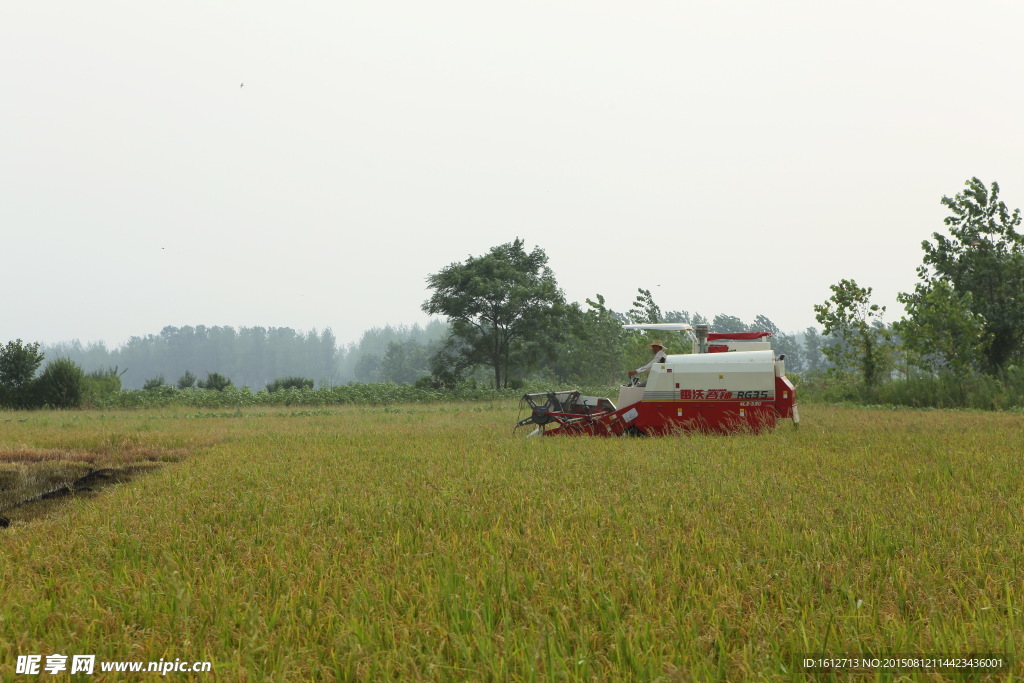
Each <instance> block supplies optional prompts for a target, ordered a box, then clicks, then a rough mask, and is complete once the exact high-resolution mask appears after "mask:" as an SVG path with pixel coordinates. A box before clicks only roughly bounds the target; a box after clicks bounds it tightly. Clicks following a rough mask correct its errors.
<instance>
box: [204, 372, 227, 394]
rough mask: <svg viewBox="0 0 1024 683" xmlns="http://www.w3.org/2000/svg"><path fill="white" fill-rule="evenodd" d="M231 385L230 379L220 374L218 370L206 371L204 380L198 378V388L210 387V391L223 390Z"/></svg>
mask: <svg viewBox="0 0 1024 683" xmlns="http://www.w3.org/2000/svg"><path fill="white" fill-rule="evenodd" d="M230 386H233V385H232V384H231V380H230V379H228V378H227V377H225V376H224V375H222V374H220V373H219V372H208V373H206V379H205V380H199V388H200V389H210V390H212V391H224V390H225V389H227V388H228V387H230Z"/></svg>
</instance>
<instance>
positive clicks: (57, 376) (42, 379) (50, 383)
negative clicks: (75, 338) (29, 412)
mask: <svg viewBox="0 0 1024 683" xmlns="http://www.w3.org/2000/svg"><path fill="white" fill-rule="evenodd" d="M33 385H34V386H33V391H32V394H33V398H34V399H35V400H34V401H33V403H34V404H35V405H37V406H50V407H51V408H77V407H79V406H80V405H82V396H83V394H84V389H85V373H84V372H82V368H80V367H79V366H78V363H75V362H74V361H73V360H71V359H70V358H58V359H56V360H52V361H50V362H49V363H47V364H46V367H45V368H44V369H43V374H41V375H40V376H39V377H38V378H37V379H36V380H35V382H33Z"/></svg>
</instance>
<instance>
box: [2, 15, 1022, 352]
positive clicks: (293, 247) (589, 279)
mask: <svg viewBox="0 0 1024 683" xmlns="http://www.w3.org/2000/svg"><path fill="white" fill-rule="evenodd" d="M1022 26H1024V3H1020V2H1016V1H1006V2H974V3H963V2H946V1H942V2H923V1H921V2H903V3H894V2H891V1H890V2H865V1H863V0H861V1H858V2H842V3H840V2H777V1H773V2H768V1H764V0H762V1H757V2H755V1H752V0H733V1H731V2H701V3H694V2H683V1H674V2H640V3H623V2H614V3H613V2H596V1H593V0H588V1H587V2H582V1H573V2H525V1H521V0H520V1H516V2H508V3H492V2H479V1H475V2H450V1H448V0H438V1H436V2H430V3H425V2H379V1H374V2H361V3H353V2H333V1H332V2H327V1H324V2H232V3H227V2H205V1H204V2H176V3H155V2H144V1H143V2H140V1H138V0H132V1H130V2H79V1H75V2H67V1H58V2H21V3H16V2H6V3H4V4H3V6H2V8H0V187H2V192H0V343H2V342H3V341H5V340H8V339H14V338H22V339H24V340H26V341H44V342H57V341H62V340H70V339H75V338H78V339H81V340H82V341H83V342H87V341H96V340H105V341H106V342H107V343H108V344H111V345H117V344H120V343H123V342H124V341H125V340H126V339H127V338H128V337H130V336H132V335H145V334H149V333H157V332H159V331H160V329H161V328H162V327H164V326H166V325H175V326H182V325H197V324H205V325H233V326H236V327H238V326H254V325H262V326H268V327H269V326H288V327H293V328H296V329H300V330H308V329H311V328H314V327H315V328H319V329H322V328H324V327H331V328H333V330H334V332H335V334H336V335H337V337H338V339H339V341H341V342H347V341H352V340H356V339H358V337H359V335H360V334H361V332H362V331H363V330H365V329H367V328H369V327H372V326H381V325H384V324H387V323H391V324H398V323H406V324H411V323H414V322H421V323H422V322H425V321H426V320H427V318H426V316H425V315H424V314H423V313H421V312H420V305H421V304H422V303H423V301H424V300H425V299H426V298H427V297H428V295H429V293H428V291H427V290H426V289H425V278H426V276H427V275H428V274H429V273H433V272H436V271H438V270H439V269H441V268H443V267H444V266H446V265H448V264H449V263H451V262H453V261H461V260H464V259H465V258H466V257H467V256H469V255H480V254H483V253H484V252H486V251H487V250H488V249H489V248H490V247H492V246H495V245H498V244H502V243H505V242H509V241H511V240H512V239H514V238H515V237H517V236H519V237H522V238H524V239H525V240H526V243H527V247H528V248H532V247H533V246H534V245H539V246H541V247H543V248H544V249H545V250H546V252H547V254H548V256H549V257H550V265H551V267H552V268H553V269H554V271H555V274H556V276H557V278H558V281H559V284H560V285H561V286H562V287H563V288H564V290H565V293H566V295H567V297H568V298H569V299H570V300H575V301H580V302H582V301H583V300H584V299H585V298H586V297H593V296H594V295H595V294H596V293H598V292H600V293H602V294H604V295H605V296H606V298H607V299H608V303H609V305H610V306H611V307H612V308H615V309H616V310H621V311H624V310H627V309H628V308H629V307H630V304H631V303H632V300H633V298H634V296H635V294H636V289H637V287H645V288H650V289H652V290H653V291H654V293H655V298H656V300H657V301H658V303H659V304H660V305H661V306H662V308H663V309H666V310H678V309H682V310H688V311H690V312H694V311H698V312H700V313H702V314H704V315H707V316H710V315H714V314H716V313H726V314H731V315H737V316H739V317H741V318H743V319H744V320H747V321H750V320H752V319H753V317H754V316H755V315H757V314H759V313H764V314H766V315H768V316H769V317H771V318H772V319H773V320H774V321H775V322H776V323H777V324H778V325H779V326H780V327H781V328H782V329H784V330H789V331H797V330H801V329H803V328H805V327H807V326H808V325H811V324H815V322H814V313H813V310H812V306H813V305H814V304H815V303H820V302H822V301H824V300H825V299H826V298H827V297H828V296H829V289H828V286H829V285H830V284H832V283H834V282H837V281H838V280H839V279H841V278H855V279H856V280H857V281H858V282H859V283H860V284H861V285H866V286H871V287H873V288H874V290H875V301H876V302H877V303H881V304H886V305H888V306H889V314H888V316H887V317H888V319H890V320H892V319H896V318H898V317H899V314H900V312H901V311H900V310H899V306H898V304H896V302H895V297H896V293H897V292H899V291H906V290H910V289H912V288H913V285H914V283H915V281H916V274H915V268H916V267H917V266H918V265H919V264H920V262H921V254H922V252H921V248H920V244H921V241H922V240H924V239H927V238H929V237H930V235H931V233H932V232H934V231H936V230H943V225H942V219H943V217H944V216H945V215H946V212H945V210H944V207H942V206H941V205H940V203H939V200H940V198H941V197H942V195H944V194H945V195H953V194H956V193H957V192H959V191H960V190H961V189H962V187H963V183H964V181H965V180H967V179H968V178H969V177H971V176H978V177H979V178H981V179H982V180H983V181H985V182H986V183H990V182H992V181H993V180H995V181H998V182H999V183H1000V186H1001V188H1002V198H1003V199H1004V201H1006V203H1007V204H1008V205H1009V206H1010V207H1011V208H1015V207H1018V206H1024V132H1022V126H1021V121H1022V120H1024V106H1022V105H1024V96H1022V87H1024V86H1022V84H1024V39H1022V38H1024V33H1022ZM242 82H244V83H245V87H244V88H240V87H239V84H240V83H242Z"/></svg>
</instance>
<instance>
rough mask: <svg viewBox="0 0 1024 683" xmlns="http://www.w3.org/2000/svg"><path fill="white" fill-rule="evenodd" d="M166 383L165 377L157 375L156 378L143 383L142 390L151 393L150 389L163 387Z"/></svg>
mask: <svg viewBox="0 0 1024 683" xmlns="http://www.w3.org/2000/svg"><path fill="white" fill-rule="evenodd" d="M166 383H167V382H165V381H164V376H163V375H157V376H156V377H151V378H150V379H147V380H146V381H145V382H144V383H143V385H142V388H143V389H144V390H145V391H149V390H150V389H156V388H157V387H162V386H163V385H164V384H166Z"/></svg>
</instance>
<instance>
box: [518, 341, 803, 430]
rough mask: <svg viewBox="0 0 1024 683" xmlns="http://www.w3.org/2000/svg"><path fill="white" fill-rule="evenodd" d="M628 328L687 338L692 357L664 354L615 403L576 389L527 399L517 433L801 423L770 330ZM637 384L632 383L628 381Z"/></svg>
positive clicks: (742, 427) (736, 427)
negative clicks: (530, 428)
mask: <svg viewBox="0 0 1024 683" xmlns="http://www.w3.org/2000/svg"><path fill="white" fill-rule="evenodd" d="M625 327H626V328H628V329H642V330H658V331H662V332H670V331H675V332H686V333H688V334H689V335H690V338H691V340H692V347H693V349H692V351H693V352H692V353H689V354H678V355H669V356H667V357H666V359H665V362H664V363H656V364H654V365H653V366H652V367H651V370H650V373H649V375H648V377H647V381H646V382H637V381H634V382H632V383H630V384H627V385H624V386H621V387H620V388H619V396H618V401H616V402H614V403H613V402H612V401H611V399H608V398H600V397H594V396H582V395H581V394H580V392H579V391H556V392H548V393H544V394H526V395H525V396H523V401H524V402H525V403H526V404H527V405H528V406H529V407H530V409H531V414H530V416H529V417H527V418H526V419H524V420H521V421H520V422H519V424H518V425H517V427H525V426H528V425H531V424H532V425H534V426H535V429H534V431H533V432H532V433H531V436H533V435H536V434H543V435H545V436H554V435H557V434H576V435H590V436H621V435H627V434H630V435H637V436H654V435H663V434H670V433H674V432H691V431H702V432H717V433H726V434H728V433H734V432H762V431H765V430H769V429H772V428H774V427H775V425H776V422H777V421H778V420H779V419H780V418H782V419H791V420H793V423H794V424H798V423H799V421H800V414H799V411H798V409H797V404H796V388H795V387H794V386H793V384H792V382H790V381H789V379H787V377H786V365H785V357H784V356H779V357H776V356H775V353H774V351H773V350H772V348H771V343H770V342H768V341H767V339H768V337H770V336H771V333H769V332H735V333H729V332H709V331H708V329H707V326H706V325H697V326H696V328H693V327H691V326H690V325H686V324H682V323H660V324H651V325H625ZM635 379H636V378H635Z"/></svg>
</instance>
